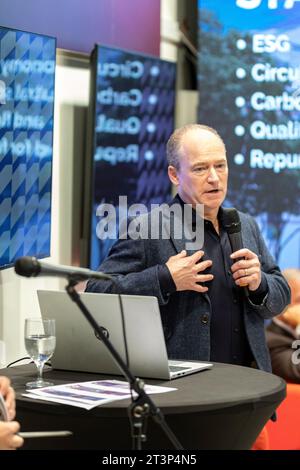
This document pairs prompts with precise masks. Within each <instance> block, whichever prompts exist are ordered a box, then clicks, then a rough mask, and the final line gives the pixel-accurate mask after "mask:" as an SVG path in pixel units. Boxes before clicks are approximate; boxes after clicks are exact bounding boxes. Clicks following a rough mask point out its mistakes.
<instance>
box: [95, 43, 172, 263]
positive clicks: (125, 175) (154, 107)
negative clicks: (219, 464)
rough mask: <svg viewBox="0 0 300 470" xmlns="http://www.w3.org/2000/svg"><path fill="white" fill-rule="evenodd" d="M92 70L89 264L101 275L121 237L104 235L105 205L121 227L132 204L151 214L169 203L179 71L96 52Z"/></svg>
mask: <svg viewBox="0 0 300 470" xmlns="http://www.w3.org/2000/svg"><path fill="white" fill-rule="evenodd" d="M93 67H94V86H92V94H91V108H92V110H93V112H92V114H93V122H92V124H91V127H92V130H93V138H92V145H91V154H92V155H91V158H92V160H93V165H92V166H93V168H92V191H91V193H92V203H91V217H90V219H89V225H90V238H89V243H90V250H89V252H90V253H89V264H90V267H92V268H93V269H96V268H97V267H98V266H99V264H100V262H101V261H102V260H103V259H104V258H105V256H106V255H107V253H108V251H109V248H110V247H111V246H112V244H113V243H114V242H115V240H116V237H117V234H116V232H115V231H113V233H110V234H107V238H105V237H103V231H102V232H101V230H100V229H101V227H103V220H101V217H102V216H101V214H102V213H103V211H102V212H101V210H100V209H101V207H102V208H103V205H104V204H106V203H109V204H112V205H113V206H114V207H115V208H116V210H117V212H116V217H117V221H118V218H119V217H122V216H123V215H124V212H125V211H126V210H127V209H126V208H127V207H128V206H131V205H132V204H136V203H138V204H143V205H144V206H146V207H147V208H148V209H149V208H150V204H154V203H156V204H161V203H164V202H168V201H169V200H170V195H171V185H170V181H169V178H168V174H167V167H168V165H167V161H166V156H165V146H166V142H167V140H168V138H169V136H170V134H171V133H172V131H173V127H174V97H175V81H176V66H175V64H174V63H172V62H168V61H164V60H160V59H157V58H154V57H150V56H146V55H141V54H138V53H134V52H128V51H124V50H120V49H114V48H109V47H103V46H97V47H96V49H95V51H94V55H93ZM120 196H122V197H126V200H124V199H122V200H120ZM99 208H100V209H99ZM100 232H101V233H100Z"/></svg>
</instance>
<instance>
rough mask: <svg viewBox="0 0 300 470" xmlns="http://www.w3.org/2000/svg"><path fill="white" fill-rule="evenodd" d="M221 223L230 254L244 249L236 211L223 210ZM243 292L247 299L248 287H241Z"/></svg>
mask: <svg viewBox="0 0 300 470" xmlns="http://www.w3.org/2000/svg"><path fill="white" fill-rule="evenodd" d="M221 221H222V224H223V226H224V228H225V230H226V232H227V233H228V237H229V242H230V246H231V250H232V253H234V252H235V251H238V250H241V249H242V248H244V246H243V239H242V234H241V221H240V216H239V213H238V211H237V210H236V209H235V208H234V207H232V208H229V209H223V212H222V218H221ZM241 259H242V258H241ZM236 261H238V260H236ZM243 290H244V294H245V296H246V297H249V289H248V287H247V286H243Z"/></svg>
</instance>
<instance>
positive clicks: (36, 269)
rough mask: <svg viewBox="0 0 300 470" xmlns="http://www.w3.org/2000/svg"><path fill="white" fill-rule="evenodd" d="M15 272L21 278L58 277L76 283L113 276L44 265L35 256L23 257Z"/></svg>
mask: <svg viewBox="0 0 300 470" xmlns="http://www.w3.org/2000/svg"><path fill="white" fill-rule="evenodd" d="M14 266H15V272H16V273H17V274H19V275H20V276H25V277H31V276H33V277H36V276H58V277H66V278H68V279H72V278H73V279H74V280H76V281H85V280H87V279H100V280H104V279H106V280H109V279H112V276H109V275H108V274H104V273H102V272H98V271H91V270H90V269H85V268H77V267H75V266H63V265H55V264H48V263H44V261H39V260H37V259H36V258H34V257H33V256H22V258H19V259H17V261H16V262H15V265H14Z"/></svg>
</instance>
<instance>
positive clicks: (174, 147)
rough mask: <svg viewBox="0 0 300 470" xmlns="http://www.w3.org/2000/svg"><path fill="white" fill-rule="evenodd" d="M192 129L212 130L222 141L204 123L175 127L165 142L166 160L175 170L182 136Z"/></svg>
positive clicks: (177, 167)
mask: <svg viewBox="0 0 300 470" xmlns="http://www.w3.org/2000/svg"><path fill="white" fill-rule="evenodd" d="M193 130H202V131H203V130H204V131H208V132H212V133H213V134H215V135H216V136H218V137H219V139H220V140H221V141H222V142H223V139H222V138H221V136H220V135H219V134H218V132H217V131H216V130H215V129H213V128H212V127H209V126H205V125H204V124H187V125H186V126H183V127H180V128H179V129H176V130H175V131H174V132H173V134H172V135H171V136H170V138H169V140H168V142H167V160H168V163H169V165H171V166H174V167H175V168H176V169H177V170H178V169H179V167H180V147H181V142H182V138H183V136H184V135H185V134H186V133H187V132H189V131H193Z"/></svg>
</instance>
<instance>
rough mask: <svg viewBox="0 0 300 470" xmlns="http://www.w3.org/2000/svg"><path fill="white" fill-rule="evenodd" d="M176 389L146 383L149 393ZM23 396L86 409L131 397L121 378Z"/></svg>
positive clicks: (40, 391) (71, 384)
mask: <svg viewBox="0 0 300 470" xmlns="http://www.w3.org/2000/svg"><path fill="white" fill-rule="evenodd" d="M174 390H177V389H176V388H173V387H161V386H158V385H145V392H146V393H148V394H152V393H166V392H172V391H174ZM133 395H134V396H136V393H135V392H133ZM23 396H24V397H28V398H32V399H34V400H47V401H52V402H55V403H62V404H64V405H71V406H78V407H80V408H85V409H86V410H91V409H92V408H95V407H96V406H99V405H104V404H105V403H109V402H112V401H116V400H122V399H125V398H130V397H131V395H130V390H129V384H128V382H125V381H121V380H95V381H91V382H78V383H70V384H63V385H53V386H51V387H44V388H36V389H33V390H30V391H28V392H27V393H23Z"/></svg>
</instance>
